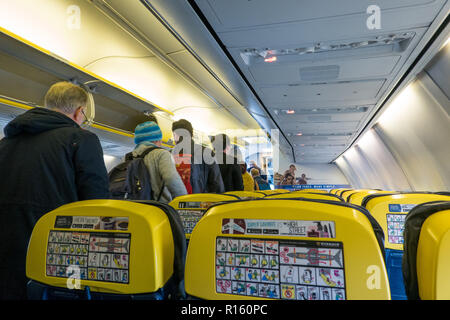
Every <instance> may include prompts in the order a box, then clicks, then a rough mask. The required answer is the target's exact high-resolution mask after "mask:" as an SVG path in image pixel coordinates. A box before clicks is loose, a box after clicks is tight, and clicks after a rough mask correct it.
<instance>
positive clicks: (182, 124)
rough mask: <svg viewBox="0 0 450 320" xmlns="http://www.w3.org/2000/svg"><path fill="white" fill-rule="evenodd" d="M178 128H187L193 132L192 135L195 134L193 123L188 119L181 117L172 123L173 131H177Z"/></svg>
mask: <svg viewBox="0 0 450 320" xmlns="http://www.w3.org/2000/svg"><path fill="white" fill-rule="evenodd" d="M177 129H185V130H187V131H188V132H189V133H190V134H191V137H192V136H193V135H194V129H193V128H192V124H191V123H190V122H189V121H187V120H186V119H181V120H178V121H175V122H174V123H172V131H175V130H177Z"/></svg>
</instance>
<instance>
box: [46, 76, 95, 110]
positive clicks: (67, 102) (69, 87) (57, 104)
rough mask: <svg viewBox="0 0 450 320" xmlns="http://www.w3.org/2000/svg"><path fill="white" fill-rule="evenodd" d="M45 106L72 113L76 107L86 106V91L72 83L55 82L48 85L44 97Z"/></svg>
mask: <svg viewBox="0 0 450 320" xmlns="http://www.w3.org/2000/svg"><path fill="white" fill-rule="evenodd" d="M44 101H45V102H44V103H45V107H46V108H49V109H57V110H59V111H61V112H63V113H65V114H73V113H74V112H75V111H76V110H77V108H79V107H81V106H83V107H86V106H87V102H88V94H87V92H86V91H85V90H84V89H83V88H81V87H79V86H77V85H74V84H73V83H70V82H67V81H63V82H57V83H55V84H54V85H52V86H51V87H50V89H49V90H48V91H47V94H46V95H45V99H44Z"/></svg>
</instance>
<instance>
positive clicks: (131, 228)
mask: <svg viewBox="0 0 450 320" xmlns="http://www.w3.org/2000/svg"><path fill="white" fill-rule="evenodd" d="M412 195H413V194H401V193H392V192H391V193H378V194H373V195H369V196H366V197H365V199H364V205H365V207H364V206H357V205H354V204H350V203H347V202H345V201H344V198H343V197H342V196H341V195H335V194H330V193H324V192H323V191H321V192H319V191H317V190H302V191H295V192H286V191H285V190H270V191H264V192H263V191H261V192H251V193H249V192H230V193H227V194H222V195H217V194H193V195H187V196H182V197H178V198H176V199H175V200H174V201H172V202H171V203H170V205H164V204H160V203H157V202H154V201H139V202H137V201H119V200H90V201H81V202H78V203H73V204H68V205H65V206H62V207H60V208H58V209H56V210H54V211H52V212H50V213H48V214H46V215H45V216H44V217H42V218H41V219H40V220H39V222H38V223H37V225H36V227H35V229H34V231H33V234H32V237H31V240H30V245H29V249H28V255H27V276H28V278H29V279H30V280H31V281H30V283H29V295H30V298H32V299H54V298H61V297H65V298H68V299H84V298H92V299H119V298H120V299H184V298H198V299H265V298H268V299H286V300H302V299H307V300H328V299H332V300H344V299H349V300H350V299H367V300H372V299H391V298H393V299H395V298H398V297H396V296H395V293H396V292H397V291H398V290H397V289H395V288H396V287H395V285H396V284H395V283H393V282H392V279H394V278H395V279H397V282H398V277H396V276H395V275H392V270H394V268H392V267H390V264H389V263H390V262H392V261H394V262H395V263H397V264H398V261H401V260H398V258H397V259H395V258H391V257H392V256H394V255H393V253H392V252H390V251H389V250H397V251H401V250H400V247H401V246H403V244H402V236H401V234H402V228H403V222H404V219H403V218H404V216H405V214H406V213H407V212H408V211H409V210H410V209H411V207H412V206H413V205H415V204H417V203H418V202H420V201H421V202H429V201H434V200H436V201H437V200H438V199H439V201H440V202H439V203H438V204H439V205H440V207H439V208H440V209H439V210H438V211H436V210H435V208H434V207H433V206H431V207H433V208H434V209H430V210H434V211H435V213H437V215H434V214H433V216H432V217H430V219H431V218H433V219H431V220H432V221H431V222H430V223H429V220H430V219H426V223H425V224H424V226H423V228H425V229H424V230H427V231H425V232H422V233H421V236H420V240H418V241H417V243H416V244H417V247H418V249H417V250H416V251H414V250H412V252H413V251H414V252H416V253H417V256H418V259H417V261H419V258H420V257H421V255H422V254H428V255H430V252H434V253H436V255H437V257H435V259H434V260H433V259H430V257H429V256H428V259H427V261H426V262H427V263H422V264H420V263H418V264H417V275H419V276H418V277H417V276H416V277H415V278H414V277H411V278H412V281H413V282H414V281H415V283H416V284H418V287H419V289H420V288H428V289H421V290H425V291H424V292H426V293H422V291H421V294H420V298H422V299H441V298H443V297H444V296H442V294H445V292H448V291H450V290H448V288H450V286H449V285H448V282H447V284H446V288H447V291H445V290H444V289H442V286H444V287H445V284H444V282H442V275H438V274H436V272H435V273H434V274H433V276H431V275H430V274H431V273H430V271H431V270H435V269H433V266H434V265H435V264H436V263H437V264H438V265H439V266H440V268H443V267H444V268H445V267H447V268H448V266H449V264H450V261H449V259H448V253H446V252H445V250H444V251H443V250H441V249H435V250H434V251H433V250H432V249H430V248H428V247H429V246H434V247H438V248H440V246H442V245H444V246H445V245H448V244H445V243H446V241H448V240H446V235H447V231H446V230H449V229H450V219H447V216H446V215H445V211H447V214H448V210H447V209H445V204H450V202H442V201H443V200H447V201H450V197H448V196H445V195H436V194H420V195H417V194H416V196H418V197H419V198H420V197H422V198H420V200H417V201H415V202H412V199H413V197H412ZM394 196H395V197H394ZM423 196H425V199H424V197H423ZM347 197H348V196H347ZM386 197H391V198H390V199H391V200H395V203H388V204H386V201H385V200H386ZM392 197H394V198H392ZM352 198H354V199H356V198H357V197H356V196H355V195H352ZM419 198H417V199H419ZM442 203H444V206H443V204H442ZM427 208H428V207H427ZM444 209H445V210H444ZM448 209H450V208H448ZM376 212H382V213H383V214H382V215H383V218H384V221H385V222H383V220H382V219H381V218H380V217H378V216H377V214H376ZM442 213H443V214H442ZM435 216H436V217H438V216H439V217H441V218H440V219H438V220H436V221H438V223H439V224H438V226H440V229H439V230H441V233H440V238H439V239H435V238H433V237H432V236H429V237H428V238H426V239H425V238H424V240H423V239H422V234H424V235H425V234H430V235H434V234H435V233H436V232H435V231H434V229H433V228H436V227H437V225H436V223H437V222H434V217H435ZM423 220H424V221H425V219H423ZM443 221H444V222H445V223H446V224H445V223H444V222H443ZM422 223H423V221H422ZM444 226H446V227H444ZM446 228H447V229H446ZM419 230H420V228H419ZM385 235H386V236H385ZM424 237H425V236H424ZM447 238H448V237H447ZM186 247H187V250H186ZM411 248H413V247H411ZM401 249H403V248H401ZM186 252H187V253H186ZM185 253H186V255H185ZM394 253H395V252H394ZM442 254H447V258H445V259H447V260H445V259H442V257H441V256H440V255H442ZM408 259H410V255H408ZM411 261H414V260H411ZM432 261H434V262H432ZM436 261H437V262H436ZM433 264H434V265H433ZM427 268H428V269H427ZM398 270H400V271H401V268H400V269H398V266H397V271H398ZM412 270H413V269H412ZM411 274H414V272H411ZM408 279H409V278H408ZM183 280H184V282H183ZM422 282H426V285H425V287H423V286H421V285H420V284H421V283H422ZM431 283H434V284H433V285H431ZM413 287H414V286H413ZM430 288H431V289H430ZM393 289H394V290H393ZM396 290H397V291H396ZM427 290H428V291H427ZM430 290H431V291H432V293H431V291H430ZM391 291H392V292H391ZM424 294H425V295H424ZM446 297H447V298H448V293H447V296H446ZM444 298H445V297H444Z"/></svg>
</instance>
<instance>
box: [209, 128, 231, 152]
mask: <svg viewBox="0 0 450 320" xmlns="http://www.w3.org/2000/svg"><path fill="white" fill-rule="evenodd" d="M220 142H222V143H220ZM211 143H212V144H213V146H214V149H216V153H219V152H224V151H225V149H226V148H227V147H228V146H230V145H231V143H230V138H229V137H228V136H227V135H226V134H224V133H220V134H218V135H216V136H214V137H212V138H211Z"/></svg>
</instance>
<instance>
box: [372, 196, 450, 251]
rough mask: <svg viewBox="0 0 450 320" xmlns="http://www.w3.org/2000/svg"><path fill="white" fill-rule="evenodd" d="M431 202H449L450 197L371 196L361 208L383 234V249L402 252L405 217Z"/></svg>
mask: <svg viewBox="0 0 450 320" xmlns="http://www.w3.org/2000/svg"><path fill="white" fill-rule="evenodd" d="M431 201H450V196H445V195H438V194H433V193H418V192H417V193H413V192H411V193H396V194H372V195H369V196H367V197H365V199H364V202H363V206H365V208H366V209H367V210H368V211H369V212H370V213H371V214H372V216H373V217H374V218H375V219H376V220H377V221H378V223H379V224H380V226H381V228H382V229H383V231H384V234H385V247H386V248H388V249H394V250H403V242H404V238H403V229H404V224H405V217H406V215H407V214H408V212H409V211H410V210H411V209H412V208H414V207H415V206H416V205H418V204H421V203H425V202H431Z"/></svg>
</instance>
